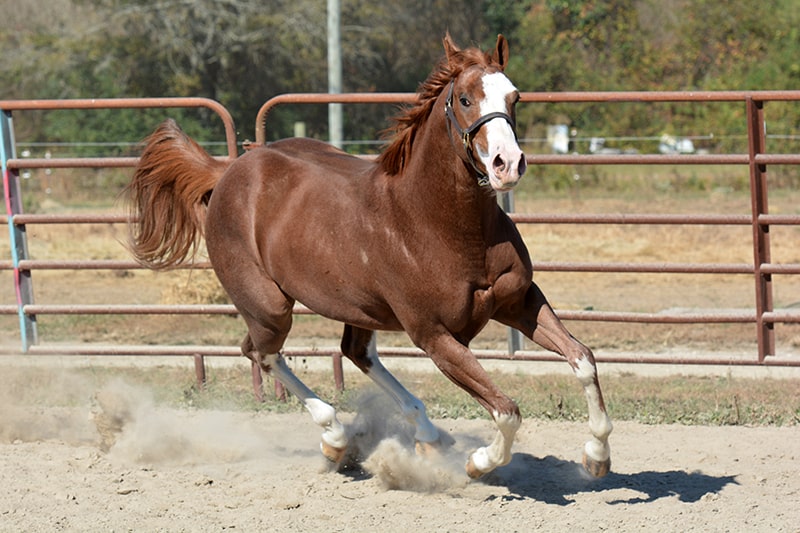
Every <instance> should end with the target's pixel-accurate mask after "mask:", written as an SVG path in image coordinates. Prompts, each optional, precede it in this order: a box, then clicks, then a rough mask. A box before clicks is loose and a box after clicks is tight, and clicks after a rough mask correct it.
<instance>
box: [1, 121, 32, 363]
mask: <svg viewBox="0 0 800 533" xmlns="http://www.w3.org/2000/svg"><path fill="white" fill-rule="evenodd" d="M1 112H2V120H0V163H1V164H2V171H3V199H4V200H5V208H6V215H7V217H8V235H9V239H10V247H11V262H12V265H13V269H14V292H15V294H16V300H17V302H16V303H17V310H18V311H17V313H18V315H19V332H20V340H21V341H22V351H23V352H27V351H28V348H30V346H31V345H33V344H36V343H37V342H38V335H37V332H36V316H35V315H27V314H26V313H25V306H26V305H28V304H32V303H33V280H32V278H31V272H30V270H22V269H20V267H19V265H20V261H24V260H26V259H28V238H27V234H26V232H25V225H24V224H15V223H14V215H18V214H21V213H22V190H21V188H20V183H19V170H18V169H10V168H8V164H7V163H8V160H9V159H15V158H16V153H15V147H14V144H15V143H14V124H13V121H12V117H11V112H10V111H6V110H1Z"/></svg>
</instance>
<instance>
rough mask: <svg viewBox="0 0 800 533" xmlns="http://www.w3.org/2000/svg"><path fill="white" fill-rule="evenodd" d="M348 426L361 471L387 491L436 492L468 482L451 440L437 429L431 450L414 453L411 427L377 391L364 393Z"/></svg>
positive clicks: (462, 459) (395, 408)
mask: <svg viewBox="0 0 800 533" xmlns="http://www.w3.org/2000/svg"><path fill="white" fill-rule="evenodd" d="M357 412H358V415H356V417H355V419H354V420H353V423H352V424H351V426H350V430H351V431H350V433H351V435H350V442H351V444H350V446H351V448H354V449H356V450H359V451H360V453H361V456H360V457H359V458H358V459H359V461H360V462H361V465H362V467H363V468H364V470H365V471H366V472H368V473H370V474H371V475H373V476H375V478H376V479H377V480H378V481H379V482H380V484H381V486H382V487H383V488H384V489H387V490H408V491H415V492H439V491H443V490H447V489H453V488H461V487H464V486H466V485H467V484H468V483H469V478H468V477H467V475H466V473H465V471H464V463H463V461H464V457H465V456H466V455H465V454H464V453H462V452H457V453H451V452H454V450H452V448H453V445H454V440H453V438H452V437H451V436H450V435H449V434H448V433H447V432H445V431H442V430H441V429H440V431H439V433H440V442H439V443H438V445H437V447H436V449H435V450H432V451H430V452H429V453H427V454H424V455H419V454H417V453H416V452H415V449H414V448H415V442H414V427H413V425H411V424H410V423H409V422H408V421H406V420H405V419H403V417H402V415H401V414H400V411H399V408H398V407H397V405H396V404H395V403H394V402H392V401H391V400H390V399H389V398H387V397H386V396H385V395H383V394H381V393H379V392H372V393H366V394H364V395H362V397H361V398H360V400H359V402H358V408H357Z"/></svg>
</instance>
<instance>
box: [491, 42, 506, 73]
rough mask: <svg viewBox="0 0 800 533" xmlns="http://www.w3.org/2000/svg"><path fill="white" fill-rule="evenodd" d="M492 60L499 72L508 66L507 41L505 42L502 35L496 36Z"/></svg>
mask: <svg viewBox="0 0 800 533" xmlns="http://www.w3.org/2000/svg"><path fill="white" fill-rule="evenodd" d="M492 59H493V60H494V62H495V63H497V64H498V65H500V69H501V70H505V69H506V66H508V41H506V38H505V37H504V36H503V34H500V35H498V36H497V45H496V46H495V49H494V55H493V56H492Z"/></svg>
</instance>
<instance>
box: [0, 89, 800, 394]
mask: <svg viewBox="0 0 800 533" xmlns="http://www.w3.org/2000/svg"><path fill="white" fill-rule="evenodd" d="M415 99H416V96H415V95H414V94H408V93H386V94H339V95H328V94H293V95H291V94H290V95H281V96H278V97H276V98H273V99H271V100H269V101H268V102H266V103H265V104H264V105H263V106H262V108H261V109H260V110H259V112H258V115H257V117H256V124H255V139H256V141H255V143H253V145H258V144H262V143H264V142H265V139H266V124H267V118H268V116H269V113H270V112H271V111H272V110H273V109H274V108H275V107H277V106H279V105H285V104H327V103H345V104H354V103H369V104H374V103H384V104H385V103H389V104H399V103H412V102H414V101H415ZM771 101H783V102H798V104H800V91H752V92H750V91H744V92H740V91H733V92H731V91H723V92H619V93H522V95H521V102H522V103H578V102H602V103H622V102H644V103H648V102H698V103H709V102H740V103H741V104H742V105H743V106H744V108H745V114H744V117H745V118H744V120H745V121H746V125H747V132H748V153H745V154H739V153H734V154H707V155H629V154H625V155H585V154H535V155H529V156H528V162H529V163H531V164H536V165H575V166H580V165H593V166H602V165H738V166H743V167H748V169H749V177H750V195H751V202H752V212H751V213H750V214H749V215H737V214H714V215H709V214H689V215H684V214H633V215H628V214H534V213H512V214H511V216H512V218H513V220H514V221H515V222H516V223H517V224H520V225H524V224H574V225H610V224H612V225H625V226H627V225H631V226H647V225H666V226H673V225H681V226H698V227H723V226H733V227H737V226H738V227H748V226H749V227H750V228H752V246H753V261H752V262H749V263H686V262H658V263H621V262H620V263H614V262H593V263H590V262H572V261H558V262H535V263H534V269H535V270H537V271H542V272H544V271H549V272H600V273H632V274H664V273H671V274H733V275H745V276H751V277H752V279H753V282H754V287H755V290H754V299H753V305H752V306H751V307H750V308H749V309H745V310H741V311H738V310H737V311H725V310H713V311H705V310H694V311H691V312H667V311H665V312H658V313H638V312H628V311H623V312H608V311H594V310H586V311H570V310H560V311H558V314H559V316H560V317H561V318H562V319H565V320H574V321H600V322H618V323H644V324H697V323H721V324H725V323H738V324H753V326H754V336H755V337H756V339H757V343H758V353H757V354H756V356H755V357H753V358H752V359H742V358H730V357H720V356H712V357H705V358H697V357H677V358H676V357H659V356H652V355H648V356H642V357H628V356H617V355H606V354H599V355H598V357H597V358H598V360H599V361H606V362H629V363H630V362H640V363H664V362H669V363H686V364H744V365H770V366H800V360H798V359H797V358H788V359H787V358H781V357H776V343H775V329H774V325H775V324H776V323H781V324H797V323H800V311H798V310H796V309H775V308H774V304H773V296H772V292H773V286H772V283H773V279H772V278H773V276H796V275H800V264H779V263H773V262H772V261H771V253H770V250H771V248H770V233H769V229H770V227H771V226H790V227H792V226H800V215H794V214H788V215H787V214H780V215H772V214H769V210H768V195H767V190H768V180H767V169H768V168H769V166H771V165H800V155H798V154H776V153H766V146H765V134H764V132H765V119H764V104H765V103H767V102H771ZM152 107H156V108H170V107H204V108H207V109H210V110H212V111H214V112H215V113H217V114H218V115H219V117H220V119H221V120H222V123H223V125H224V128H225V136H226V146H227V149H228V156H227V157H228V158H233V157H236V156H237V148H238V147H237V144H236V137H235V128H234V126H233V122H232V119H231V117H230V114H229V113H228V112H227V110H226V109H225V108H224V107H222V106H221V105H220V104H219V103H217V102H214V101H211V100H206V99H201V98H159V99H97V100H95V99H92V100H66V101H60V100H27V101H25V100H21V101H0V110H2V119H3V123H2V139H0V141H2V153H0V155H1V156H2V170H3V180H4V183H3V185H4V186H3V189H4V195H5V203H6V210H5V211H6V212H5V214H4V215H0V222H2V223H4V224H6V225H7V226H8V228H9V239H10V247H11V257H10V258H9V259H2V260H0V271H11V272H13V276H14V285H15V287H14V290H15V295H16V301H15V302H14V303H13V304H3V305H0V315H17V316H18V317H19V322H20V326H19V333H20V337H21V344H22V346H21V351H23V352H26V353H28V354H30V355H48V354H61V355H69V354H83V355H191V356H197V357H200V358H202V357H204V356H212V355H213V356H234V355H239V349H238V347H235V346H172V345H156V346H150V345H94V344H83V343H80V344H71V345H62V344H46V343H42V342H40V341H41V339H40V338H39V335H38V332H37V330H36V316H38V315H234V314H236V310H235V309H234V308H233V306H230V305H142V304H139V305H136V304H128V303H120V304H113V305H101V304H97V305H93V304H82V303H74V304H68V305H56V304H47V303H36V302H34V300H33V290H32V288H33V273H34V272H36V271H40V270H64V271H74V270H93V271H97V270H110V271H113V270H135V269H138V268H142V267H140V265H138V264H137V263H136V262H135V261H133V260H88V259H55V260H42V259H34V258H31V257H30V256H29V254H28V252H27V239H28V234H27V232H26V226H29V225H30V226H34V225H47V224H124V223H126V222H127V217H126V216H125V215H119V214H24V213H22V208H21V206H22V198H21V197H20V195H21V193H20V187H19V171H20V169H23V168H24V169H32V168H127V167H133V166H135V164H136V162H137V158H135V157H110V158H109V157H103V158H100V157H98V158H51V159H29V158H25V159H18V158H16V154H15V145H14V131H13V123H12V112H24V111H29V110H57V109H98V108H113V109H118V108H152ZM250 147H252V145H251V146H250ZM187 268H209V265H208V263H197V264H194V265H191V266H190V267H187ZM295 313H296V314H309V313H311V312H310V311H309V310H308V309H307V308H305V307H303V306H301V305H297V306H295ZM6 351H8V350H6ZM11 351H14V350H11ZM16 351H17V352H18V351H19V350H16ZM381 351H382V353H383V354H385V355H388V356H393V355H396V356H404V357H417V356H421V355H422V354H421V352H419V351H418V350H416V349H412V348H393V347H382V348H381ZM476 352H477V354H478V356H479V357H484V358H492V359H506V360H517V361H534V360H535V361H540V360H547V361H549V360H557V359H558V358H557V357H555V356H552V355H549V354H542V353H537V352H530V351H525V350H520V349H518V345H516V346H515V345H513V343H510V347H509V349H508V350H476ZM286 353H287V355H332V356H334V359H335V360H336V361H339V360H340V359H339V358H340V354H339V353H338V350H336V349H316V348H292V349H287V351H286ZM338 372H339V373H340V372H341V368H340V367H339V370H338ZM198 375H199V370H198ZM338 379H340V378H339V377H337V380H338Z"/></svg>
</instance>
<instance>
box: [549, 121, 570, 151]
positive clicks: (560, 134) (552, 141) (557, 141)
mask: <svg viewBox="0 0 800 533" xmlns="http://www.w3.org/2000/svg"><path fill="white" fill-rule="evenodd" d="M547 144H549V145H550V148H551V149H552V150H553V153H554V154H566V153H569V127H568V126H567V125H566V124H555V125H552V126H547Z"/></svg>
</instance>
